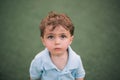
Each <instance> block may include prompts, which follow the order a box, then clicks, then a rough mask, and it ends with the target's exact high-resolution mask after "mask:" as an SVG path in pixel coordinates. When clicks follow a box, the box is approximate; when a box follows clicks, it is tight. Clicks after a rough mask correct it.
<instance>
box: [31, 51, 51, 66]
mask: <svg viewBox="0 0 120 80" xmlns="http://www.w3.org/2000/svg"><path fill="white" fill-rule="evenodd" d="M48 56H49V52H48V50H47V49H44V50H43V51H41V52H39V53H38V54H37V55H36V56H35V57H34V59H33V60H32V62H31V64H33V65H41V64H42V63H43V62H44V61H45V60H46V57H48Z"/></svg>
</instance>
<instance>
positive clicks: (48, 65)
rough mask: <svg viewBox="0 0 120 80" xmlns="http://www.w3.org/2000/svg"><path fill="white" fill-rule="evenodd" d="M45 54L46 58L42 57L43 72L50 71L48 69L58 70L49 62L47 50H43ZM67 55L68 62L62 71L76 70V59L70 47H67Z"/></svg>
mask: <svg viewBox="0 0 120 80" xmlns="http://www.w3.org/2000/svg"><path fill="white" fill-rule="evenodd" d="M45 53H46V56H45V57H44V59H45V60H44V69H45V70H50V69H57V70H59V69H58V68H57V67H56V66H55V65H54V64H53V62H52V61H51V59H50V55H49V51H48V49H47V48H46V49H45ZM68 54H69V58H68V62H67V64H66V66H65V68H64V69H75V68H77V62H76V57H75V55H76V53H75V52H74V51H73V50H72V48H71V47H70V46H69V47H68Z"/></svg>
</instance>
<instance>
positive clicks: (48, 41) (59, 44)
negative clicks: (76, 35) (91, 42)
mask: <svg viewBox="0 0 120 80" xmlns="http://www.w3.org/2000/svg"><path fill="white" fill-rule="evenodd" d="M51 29H52V26H49V27H48V28H46V29H45V32H44V36H43V37H42V42H43V44H44V46H45V47H46V48H47V49H48V50H49V51H50V53H51V54H52V55H61V54H64V53H66V52H67V48H68V46H69V45H70V44H71V43H72V40H73V36H71V34H70V32H69V31H67V30H66V29H65V28H64V27H62V26H57V27H56V28H55V29H54V30H51Z"/></svg>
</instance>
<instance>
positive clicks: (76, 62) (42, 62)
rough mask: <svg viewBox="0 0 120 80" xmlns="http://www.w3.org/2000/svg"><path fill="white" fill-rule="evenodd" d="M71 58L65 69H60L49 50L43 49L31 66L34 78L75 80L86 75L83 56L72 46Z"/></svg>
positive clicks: (35, 79) (37, 79)
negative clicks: (54, 62)
mask: <svg viewBox="0 0 120 80" xmlns="http://www.w3.org/2000/svg"><path fill="white" fill-rule="evenodd" d="M68 54H69V59H68V62H67V64H66V66H65V67H64V69H63V70H59V69H58V68H57V67H56V66H55V65H54V64H53V62H52V61H51V59H50V55H49V51H48V50H47V49H45V50H43V51H42V52H40V53H39V54H37V55H36V56H35V58H34V59H33V60H32V62H31V66H30V77H31V79H32V80H39V79H40V80H75V78H83V77H85V71H84V68H83V65H82V62H81V58H80V56H79V55H77V54H76V53H75V52H74V51H73V50H72V49H71V47H69V48H68Z"/></svg>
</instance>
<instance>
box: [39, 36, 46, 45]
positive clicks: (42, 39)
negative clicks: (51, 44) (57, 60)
mask: <svg viewBox="0 0 120 80" xmlns="http://www.w3.org/2000/svg"><path fill="white" fill-rule="evenodd" d="M40 39H41V41H42V43H43V45H44V46H45V41H44V38H43V37H40Z"/></svg>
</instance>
